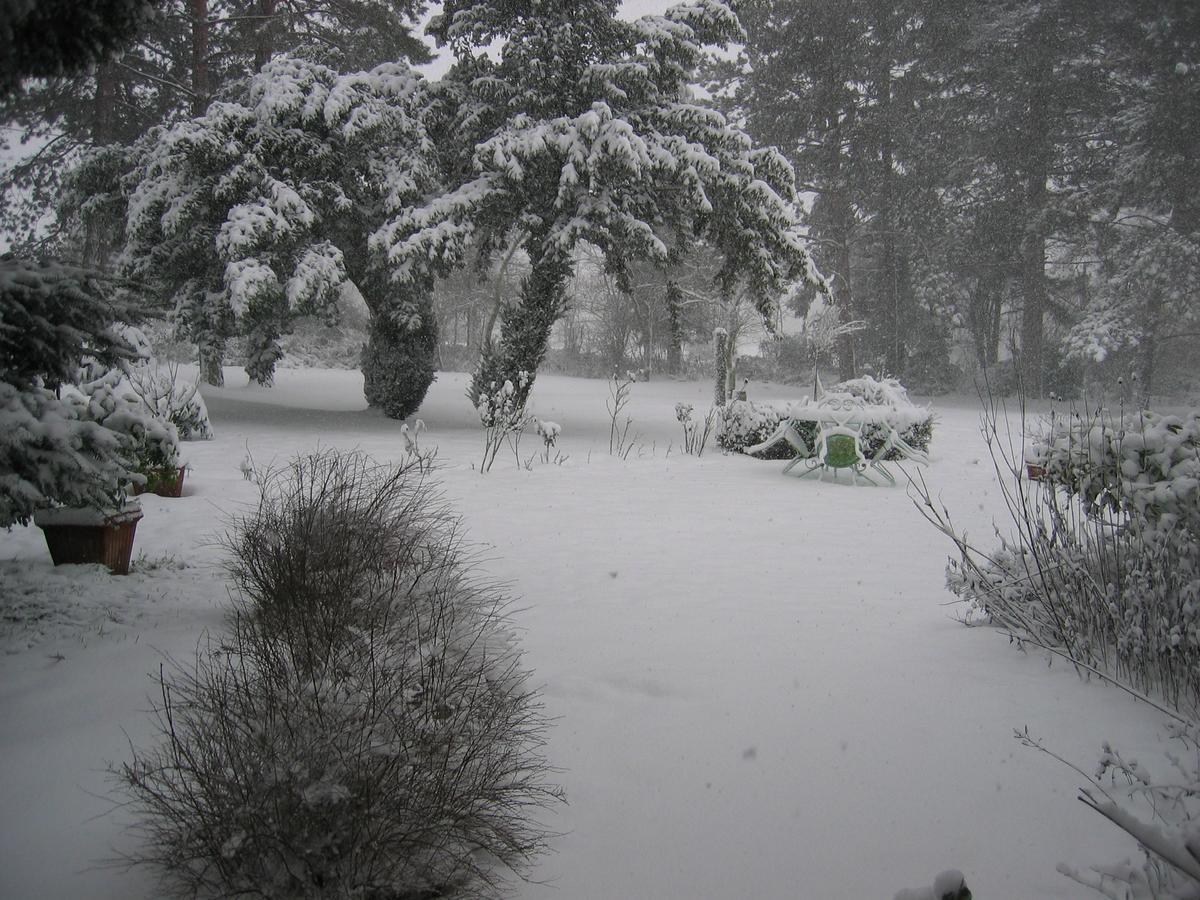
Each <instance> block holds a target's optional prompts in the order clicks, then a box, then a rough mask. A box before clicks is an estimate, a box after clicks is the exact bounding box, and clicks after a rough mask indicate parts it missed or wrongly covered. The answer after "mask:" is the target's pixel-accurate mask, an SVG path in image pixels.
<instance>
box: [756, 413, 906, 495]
mask: <svg viewBox="0 0 1200 900" xmlns="http://www.w3.org/2000/svg"><path fill="white" fill-rule="evenodd" d="M798 422H813V423H816V425H817V437H816V441H815V446H812V447H810V446H809V443H808V441H806V440H805V439H804V437H803V436H802V435H801V433H800V429H799V428H798V426H797V423H798ZM867 425H874V426H877V427H882V428H884V429H885V431H886V435H887V436H886V438H885V439H884V442H883V444H882V445H880V446H879V447H878V448H876V449H875V450H874V452H872V453H870V454H868V453H867V452H866V450H865V449H864V442H863V439H862V437H863V428H864V427H865V426H867ZM781 442H786V443H787V444H788V445H790V446H791V447H792V449H793V450H795V451H796V457H795V458H794V459H792V460H791V461H789V462H788V464H787V465H786V466H784V468H783V471H784V474H787V473H788V472H790V471H791V470H792V469H794V468H795V467H796V466H803V467H804V471H803V472H801V477H802V478H803V477H804V476H806V475H811V474H812V473H813V472H818V473H820V475H821V476H822V477H824V474H825V473H826V472H833V474H834V478H835V480H836V479H837V477H838V473H839V472H841V471H849V472H850V473H851V480H852V481H853V482H854V483H858V481H859V480H860V479H861V480H862V481H865V482H867V483H869V484H879V482H878V481H876V480H875V478H874V477H872V476H873V475H875V474H878V475H879V476H881V477H882V478H883V479H884V480H885V481H886V482H887V483H888V484H893V485H894V484H895V483H896V478H895V476H893V475H892V473H891V472H890V471H889V470H888V468H887V466H886V465H885V464H884V460H885V459H886V458H888V457H889V455H890V456H891V458H892V459H893V460H897V461H912V462H918V463H921V464H923V465H928V463H929V457H928V455H927V454H926V453H925V452H924V451H922V450H918V449H917V448H915V447H913V446H912V445H911V444H909V443H908V442H907V441H905V440H904V439H903V438H902V437H901V436H900V433H899V431H897V429H896V428H895V426H894V425H893V424H892V423H891V422H890V421H888V412H887V410H886V408H883V407H879V406H872V405H868V404H866V403H864V402H863V400H862V399H861V398H859V397H856V396H854V395H853V394H848V393H827V394H825V395H824V396H823V397H822V398H821V399H820V400H818V401H816V402H811V401H805V402H803V403H797V404H793V405H792V407H791V408H790V409H789V411H788V415H787V417H786V418H784V419H783V421H781V422H780V423H779V427H778V428H777V429H776V430H775V432H774V433H773V434H772V435H771V436H770V437H768V438H767V439H766V440H765V441H763V442H762V443H760V444H756V445H754V446H752V447H747V448H746V450H745V452H746V453H749V454H754V453H758V452H760V451H764V450H768V449H770V448H772V447H774V446H776V445H778V444H779V443H781Z"/></svg>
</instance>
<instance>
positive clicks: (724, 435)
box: [717, 400, 793, 459]
mask: <svg viewBox="0 0 1200 900" xmlns="http://www.w3.org/2000/svg"><path fill="white" fill-rule="evenodd" d="M783 414H784V413H783V411H781V410H779V409H777V408H775V407H774V406H769V405H767V404H759V403H755V402H754V401H752V400H733V401H730V402H729V403H727V404H726V405H725V406H724V407H722V408H721V410H720V416H721V417H720V420H719V422H718V427H717V444H718V446H720V447H721V449H723V450H726V451H728V452H730V453H742V452H744V451H745V449H746V448H747V447H753V446H754V445H755V444H761V443H762V442H763V441H765V440H766V439H767V438H769V437H770V436H771V434H772V433H773V432H774V431H775V429H776V428H778V427H779V422H780V419H781V417H782V416H783ZM792 455H793V451H792V449H791V447H788V446H786V445H784V446H782V447H772V448H771V449H770V450H766V451H764V452H763V453H761V454H759V455H758V458H759V459H788V458H790V457H791V456H792Z"/></svg>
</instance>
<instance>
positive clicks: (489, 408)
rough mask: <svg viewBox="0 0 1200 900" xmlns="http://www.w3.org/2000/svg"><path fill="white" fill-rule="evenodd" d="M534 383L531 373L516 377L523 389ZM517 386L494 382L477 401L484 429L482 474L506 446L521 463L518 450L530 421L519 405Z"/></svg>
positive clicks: (520, 404)
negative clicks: (531, 382)
mask: <svg viewBox="0 0 1200 900" xmlns="http://www.w3.org/2000/svg"><path fill="white" fill-rule="evenodd" d="M531 380H532V378H531V376H530V375H529V373H528V372H519V373H518V374H517V383H518V384H519V385H521V387H522V388H524V387H525V385H526V384H527V383H529V382H530V381H531ZM517 390H518V389H517V385H514V384H513V383H512V382H511V381H505V382H504V383H503V384H496V383H495V382H492V383H491V384H489V385H488V389H487V390H486V391H484V392H482V393H480V394H478V396H477V397H476V398H475V411H476V412H477V413H479V422H480V424H481V425H483V459H482V460H481V461H480V464H479V471H481V472H487V471H489V470H490V469H491V468H492V464H493V463H494V462H495V461H496V454H497V453H499V452H500V448H501V447H502V446H503V445H504V444H505V443H506V442H507V443H508V444H509V446H510V447H512V450H513V454H514V455H515V456H516V457H517V462H518V464H519V463H520V461H521V457H520V452H519V449H518V448H519V446H520V442H521V435H522V434H523V433H524V432H525V428H526V426H527V425H529V423H530V421H531V418H530V417H529V416H527V415H526V414H525V405H524V404H523V403H520V402H518V400H517V397H518V394H517Z"/></svg>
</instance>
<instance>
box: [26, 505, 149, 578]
mask: <svg viewBox="0 0 1200 900" xmlns="http://www.w3.org/2000/svg"><path fill="white" fill-rule="evenodd" d="M141 518H142V508H141V506H139V505H137V504H136V503H127V504H126V505H125V506H124V507H123V508H121V509H119V510H116V509H73V508H59V509H42V510H38V511H37V512H36V513H34V516H33V522H34V524H35V525H37V526H38V527H39V528H41V529H42V532H43V533H44V534H45V535H46V546H47V547H48V548H49V549H50V558H51V559H52V560H54V564H55V565H56V566H62V565H68V564H80V563H83V564H87V563H100V564H101V565H105V566H108V568H109V569H110V570H111V571H112V573H113V574H114V575H128V574H129V560H130V557H132V556H133V537H134V533H135V532H136V531H137V523H138V520H140V519H141Z"/></svg>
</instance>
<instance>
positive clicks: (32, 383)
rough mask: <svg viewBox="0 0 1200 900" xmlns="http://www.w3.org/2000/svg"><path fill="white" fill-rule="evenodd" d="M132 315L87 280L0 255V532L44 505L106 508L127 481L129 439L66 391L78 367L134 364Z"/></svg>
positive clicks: (89, 275)
mask: <svg viewBox="0 0 1200 900" xmlns="http://www.w3.org/2000/svg"><path fill="white" fill-rule="evenodd" d="M134 318H135V316H134V314H133V313H132V311H131V310H129V309H128V308H126V307H125V306H123V305H121V304H119V303H116V302H114V301H112V300H110V299H109V298H108V297H107V296H106V294H105V291H104V287H103V284H102V279H101V278H100V276H98V275H97V274H95V273H93V272H88V271H86V270H82V269H77V268H74V267H71V266H67V265H64V264H62V263H59V262H55V261H46V262H40V261H33V260H19V259H16V258H14V257H12V256H4V257H0V527H4V528H10V527H12V526H13V525H16V524H27V523H28V522H29V520H30V519H31V518H32V517H33V513H34V511H36V510H37V509H40V508H43V507H48V506H51V505H53V504H62V505H68V506H87V507H96V508H114V507H118V506H120V505H121V503H122V502H123V500H124V490H123V485H124V483H126V482H127V481H128V480H129V479H130V478H131V476H132V472H131V471H130V466H131V453H132V451H133V449H134V447H133V443H132V439H131V436H130V435H129V433H128V431H127V430H126V429H123V428H114V426H116V425H118V421H117V420H114V421H112V422H108V421H105V420H106V419H108V418H109V414H110V413H111V412H114V411H115V407H114V410H109V411H108V412H106V413H105V414H104V415H100V414H99V409H98V408H97V409H96V410H93V409H92V408H91V407H90V406H89V404H88V403H87V402H86V400H85V399H83V398H82V397H81V395H78V394H75V393H73V392H72V391H71V390H70V388H69V386H70V385H72V384H75V383H78V382H79V381H80V380H81V379H82V378H83V377H84V373H83V368H82V366H83V364H84V362H85V360H87V361H90V363H91V367H92V368H93V369H104V368H112V367H116V368H113V370H114V371H119V370H120V369H121V367H125V366H127V364H128V363H129V361H131V360H134V359H137V358H138V357H139V355H140V348H139V347H138V346H137V343H136V341H135V340H134V335H133V334H132V333H131V332H129V331H128V330H126V329H124V328H123V327H122V326H120V324H119V323H120V322H121V321H122V320H124V321H130V320H132V319H134Z"/></svg>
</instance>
